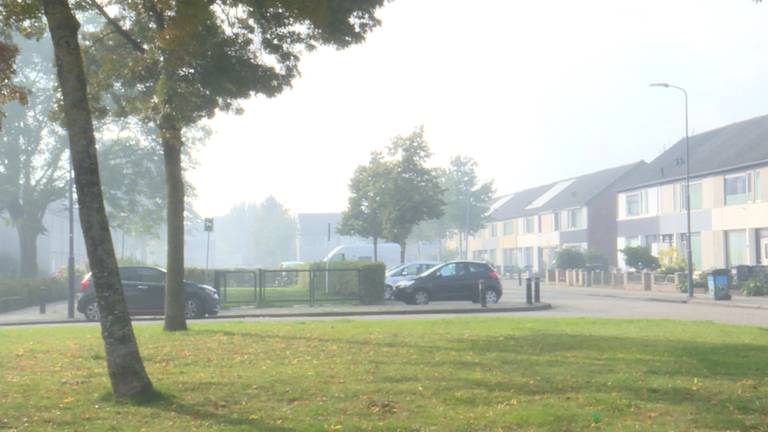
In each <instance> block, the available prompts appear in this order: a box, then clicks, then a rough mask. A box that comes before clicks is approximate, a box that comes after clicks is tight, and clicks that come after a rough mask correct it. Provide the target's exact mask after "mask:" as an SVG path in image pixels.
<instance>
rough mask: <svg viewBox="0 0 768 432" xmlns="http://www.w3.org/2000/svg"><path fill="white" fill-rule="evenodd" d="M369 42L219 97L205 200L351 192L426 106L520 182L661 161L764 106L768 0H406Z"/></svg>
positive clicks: (502, 189) (449, 149)
mask: <svg viewBox="0 0 768 432" xmlns="http://www.w3.org/2000/svg"><path fill="white" fill-rule="evenodd" d="M379 16H380V17H381V19H382V21H383V25H382V27H380V28H378V29H377V30H375V31H374V33H373V34H371V35H370V37H369V38H368V40H367V41H366V42H365V43H364V44H362V45H359V46H355V47H353V48H351V49H347V50H343V51H335V50H331V49H322V50H319V51H317V52H315V53H312V54H309V55H307V56H305V58H304V60H303V61H302V64H301V70H302V77H301V78H300V79H298V80H296V81H295V82H294V87H293V89H291V90H290V91H287V92H285V93H283V94H282V95H280V96H278V97H277V98H274V99H265V98H258V99H254V100H249V101H246V102H244V103H243V106H244V108H245V114H244V115H242V116H234V115H219V116H217V117H216V118H215V119H214V120H212V121H211V122H210V126H211V127H212V129H213V131H214V135H213V137H212V139H211V140H210V142H209V143H208V145H207V146H206V147H204V148H203V149H201V150H200V151H199V154H198V159H199V164H200V165H199V167H198V168H197V169H196V170H195V171H194V172H191V173H188V178H189V179H190V180H191V181H192V182H193V183H194V184H195V186H196V187H197V190H198V195H199V196H198V200H197V201H196V203H195V208H196V209H197V210H198V211H199V212H200V214H201V215H203V216H215V215H221V214H224V213H226V212H227V211H228V210H229V208H230V207H231V206H233V205H235V204H237V203H239V202H244V201H255V202H259V201H261V200H263V199H264V198H265V197H266V196H268V195H270V194H272V195H275V196H276V197H277V198H278V199H279V200H280V201H281V202H283V203H284V204H285V205H286V206H288V207H289V208H290V209H291V210H292V211H293V212H295V213H299V212H338V211H341V210H343V209H344V207H345V206H346V199H347V184H348V181H349V178H350V177H351V175H352V173H353V171H354V170H355V168H356V167H357V166H358V165H360V164H363V163H366V162H367V160H368V157H369V154H370V152H371V151H372V150H379V149H383V148H384V147H385V146H386V145H387V144H388V143H389V140H390V138H391V137H393V136H395V135H398V134H407V133H409V132H411V131H412V129H413V128H414V127H416V126H417V125H421V124H423V125H424V127H425V131H426V136H427V139H428V141H429V143H430V146H431V148H432V151H433V153H434V154H435V157H434V159H433V163H434V164H435V165H447V162H448V159H449V158H450V157H451V156H453V155H457V154H463V155H468V156H470V157H473V158H475V159H476V160H477V161H478V162H479V173H480V176H481V177H482V178H483V179H494V180H495V182H496V187H497V190H498V192H499V193H509V192H514V191H517V190H520V189H524V188H527V187H531V186H536V185H540V184H543V183H547V182H552V181H557V180H562V179H564V178H567V177H571V176H576V175H580V174H585V173H588V172H592V171H596V170H600V169H603V168H608V167H612V166H616V165H621V164H626V163H631V162H634V161H637V160H640V159H645V160H647V161H650V160H651V159H653V158H654V157H655V156H657V155H658V154H659V153H660V152H661V151H662V150H663V149H664V147H668V146H669V145H671V144H673V143H674V142H675V141H677V140H678V139H679V138H680V137H682V136H683V135H684V117H683V115H684V111H683V107H684V106H683V97H682V94H680V93H678V92H676V91H674V90H671V89H660V88H650V87H648V84H649V83H651V82H658V81H666V82H670V83H674V84H677V85H679V86H682V87H685V88H686V89H687V90H688V92H689V94H690V127H691V130H692V131H693V132H701V131H705V130H708V129H712V128H715V127H719V126H723V125H726V124H729V123H732V122H735V121H739V120H744V119H747V118H751V117H755V116H758V115H763V114H768V106H767V105H768V4H762V5H757V4H755V3H754V1H752V0H674V1H671V0H645V1H637V0H633V1H629V0H581V1H573V0H549V1H546V2H544V1H533V0H529V1H509V0H475V1H472V2H467V1H458V0H410V1H408V0H395V1H394V2H392V3H390V4H388V5H387V6H385V8H384V9H382V10H381V12H380V14H379Z"/></svg>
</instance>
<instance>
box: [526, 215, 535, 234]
mask: <svg viewBox="0 0 768 432" xmlns="http://www.w3.org/2000/svg"><path fill="white" fill-rule="evenodd" d="M535 225H536V220H535V219H534V218H533V216H528V217H527V218H525V219H523V232H524V233H526V234H533V232H534V231H535V230H536V227H535Z"/></svg>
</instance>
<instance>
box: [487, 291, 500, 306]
mask: <svg viewBox="0 0 768 432" xmlns="http://www.w3.org/2000/svg"><path fill="white" fill-rule="evenodd" d="M485 302H486V303H487V304H494V303H498V302H499V294H498V293H497V292H496V291H494V290H488V291H486V292H485Z"/></svg>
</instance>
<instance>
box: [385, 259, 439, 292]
mask: <svg viewBox="0 0 768 432" xmlns="http://www.w3.org/2000/svg"><path fill="white" fill-rule="evenodd" d="M439 264H440V262H438V261H413V262H408V263H405V264H400V265H398V266H395V267H392V268H390V269H387V276H386V279H385V283H386V285H387V286H386V290H385V291H384V298H385V299H386V300H392V299H394V293H395V285H397V283H398V282H400V281H404V280H411V279H415V278H416V277H418V276H419V275H420V274H422V273H424V272H425V271H427V270H429V269H431V268H433V267H435V266H437V265H439Z"/></svg>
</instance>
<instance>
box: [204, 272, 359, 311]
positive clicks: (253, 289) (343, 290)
mask: <svg viewBox="0 0 768 432" xmlns="http://www.w3.org/2000/svg"><path fill="white" fill-rule="evenodd" d="M360 278H361V270H360V269H280V270H269V269H259V270H217V271H215V272H214V288H215V289H216V290H217V291H218V292H219V296H220V298H221V303H222V304H224V305H255V306H258V307H266V306H291V305H301V304H307V305H310V306H313V305H317V304H345V303H354V302H357V301H359V300H360V294H361V280H360Z"/></svg>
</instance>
